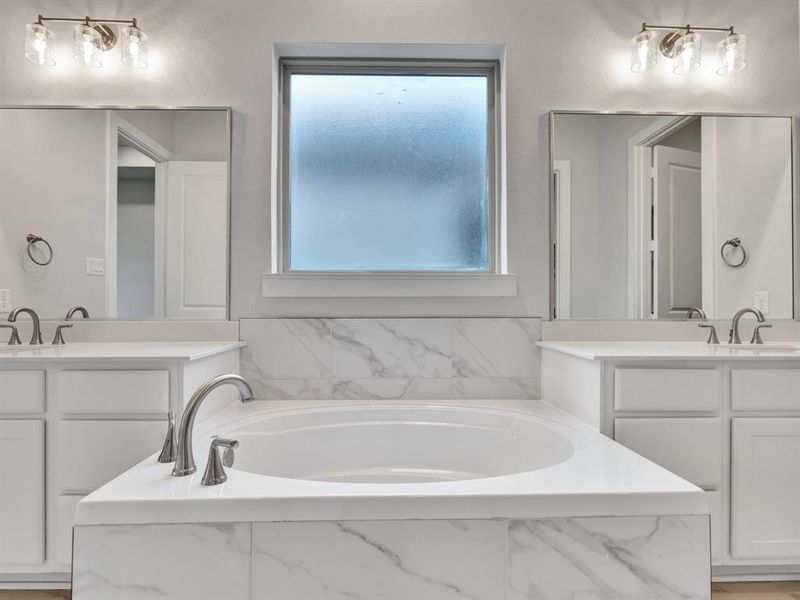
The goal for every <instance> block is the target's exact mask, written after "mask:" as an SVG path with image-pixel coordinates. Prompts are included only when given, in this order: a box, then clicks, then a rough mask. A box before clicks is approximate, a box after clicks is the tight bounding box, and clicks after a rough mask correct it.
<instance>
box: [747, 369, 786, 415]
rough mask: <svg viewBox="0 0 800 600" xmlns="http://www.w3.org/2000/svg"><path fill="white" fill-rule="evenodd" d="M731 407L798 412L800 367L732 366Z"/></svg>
mask: <svg viewBox="0 0 800 600" xmlns="http://www.w3.org/2000/svg"><path fill="white" fill-rule="evenodd" d="M731 407H732V408H733V410H798V411H800V369H733V370H732V371H731Z"/></svg>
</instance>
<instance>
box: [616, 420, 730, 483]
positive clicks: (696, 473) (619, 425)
mask: <svg viewBox="0 0 800 600" xmlns="http://www.w3.org/2000/svg"><path fill="white" fill-rule="evenodd" d="M614 439H615V440H616V441H618V442H619V443H620V444H622V445H623V446H626V447H627V448H630V449H631V450H633V451H634V452H637V453H639V454H641V455H642V456H644V457H645V458H649V459H650V460H652V461H653V462H654V463H657V464H659V465H661V466H662V467H664V468H665V469H667V470H669V471H672V472H673V473H675V474H676V475H679V476H680V477H683V478H684V479H686V480H688V481H691V482H692V483H693V484H695V485H696V486H698V487H701V488H705V489H710V490H715V489H718V488H719V487H720V483H721V480H722V422H721V420H720V419H713V418H705V419H701V418H684V419H616V420H615V421H614Z"/></svg>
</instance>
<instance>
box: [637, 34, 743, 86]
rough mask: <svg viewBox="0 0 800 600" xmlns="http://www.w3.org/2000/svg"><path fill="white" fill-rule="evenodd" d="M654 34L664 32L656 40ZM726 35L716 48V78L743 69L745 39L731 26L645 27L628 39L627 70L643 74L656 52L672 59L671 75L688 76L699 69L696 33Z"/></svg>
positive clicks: (699, 42)
mask: <svg viewBox="0 0 800 600" xmlns="http://www.w3.org/2000/svg"><path fill="white" fill-rule="evenodd" d="M655 31H665V32H666V33H665V34H664V36H663V37H662V38H661V40H660V41H656V36H655V33H654V32H655ZM701 31H702V32H711V33H726V34H727V35H726V36H725V38H724V39H723V40H722V41H721V42H720V43H719V44H718V45H717V55H718V57H719V68H718V69H717V75H723V76H724V75H732V74H733V73H737V72H739V71H741V70H742V69H744V67H745V64H746V56H745V36H744V35H742V34H741V33H736V32H735V31H734V30H733V26H731V27H692V26H691V25H686V26H683V27H679V26H678V27H676V26H672V25H648V24H647V23H642V30H641V31H640V32H639V33H637V34H636V35H635V36H634V37H633V39H632V40H631V71H633V72H634V73H643V72H645V71H649V70H650V69H652V68H653V67H655V66H656V62H657V59H658V52H656V48H658V50H659V51H660V52H661V54H662V55H664V56H665V57H666V58H670V59H673V60H674V63H673V66H672V71H673V73H678V74H684V73H691V72H692V71H696V70H697V69H699V68H700V63H701V61H702V53H703V36H702V35H701V34H700V33H699V32H701Z"/></svg>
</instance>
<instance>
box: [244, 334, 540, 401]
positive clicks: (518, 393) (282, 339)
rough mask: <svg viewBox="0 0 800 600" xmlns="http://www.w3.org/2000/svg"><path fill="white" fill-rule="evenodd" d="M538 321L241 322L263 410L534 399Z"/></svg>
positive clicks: (249, 374) (247, 372) (248, 369)
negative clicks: (344, 403)
mask: <svg viewBox="0 0 800 600" xmlns="http://www.w3.org/2000/svg"><path fill="white" fill-rule="evenodd" d="M541 325H542V321H541V319H538V318H525V319H513V318H457V319H453V318H427V319H421V318H392V319H371V318H370V319H367V318H364V319H359V318H345V319H243V320H242V321H241V322H240V331H241V339H242V340H243V341H246V342H247V344H248V347H247V348H246V349H245V350H243V352H242V375H243V376H244V377H245V378H247V379H248V381H250V382H251V384H252V385H253V388H254V389H255V390H256V395H257V397H258V398H260V399H265V400H275V399H278V400H295V399H296V400H302V399H308V400H313V399H390V400H391V399H421V398H424V399H447V398H539V397H540V394H541V383H540V379H541V378H540V373H541V356H540V352H539V349H538V348H537V347H536V342H538V341H539V340H540V339H541Z"/></svg>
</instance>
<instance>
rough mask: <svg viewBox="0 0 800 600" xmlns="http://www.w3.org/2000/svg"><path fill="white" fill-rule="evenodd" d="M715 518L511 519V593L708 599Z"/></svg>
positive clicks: (520, 598)
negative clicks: (711, 529)
mask: <svg viewBox="0 0 800 600" xmlns="http://www.w3.org/2000/svg"><path fill="white" fill-rule="evenodd" d="M708 527H709V524H708V517H707V516H704V515H700V516H694V515H693V516H680V517H674V516H673V517H591V518H571V519H570V518H563V519H545V520H536V521H511V522H510V523H509V587H508V598H509V600H533V599H536V600H540V599H546V600H577V599H587V600H588V599H591V600H626V599H627V600H708V599H709V598H710V549H709V532H708Z"/></svg>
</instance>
